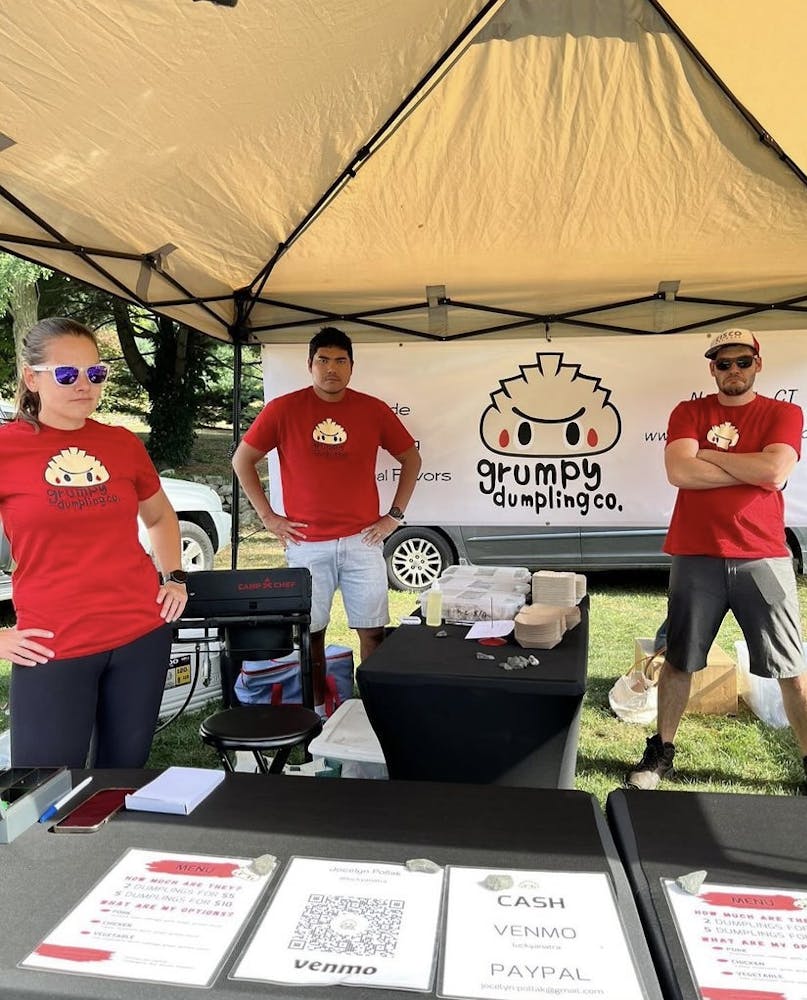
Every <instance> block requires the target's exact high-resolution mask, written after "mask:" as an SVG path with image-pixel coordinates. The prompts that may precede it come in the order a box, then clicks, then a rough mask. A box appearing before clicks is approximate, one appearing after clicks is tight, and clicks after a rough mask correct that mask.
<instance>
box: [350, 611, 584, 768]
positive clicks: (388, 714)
mask: <svg viewBox="0 0 807 1000" xmlns="http://www.w3.org/2000/svg"><path fill="white" fill-rule="evenodd" d="M581 612H582V621H581V622H580V624H579V625H578V626H577V627H576V628H574V629H572V630H571V631H569V632H567V633H566V634H565V636H564V637H563V640H562V642H561V643H560V645H558V646H556V647H555V648H554V649H550V650H546V649H535V650H530V649H522V648H521V647H520V646H518V645H516V644H515V642H514V641H512V638H511V641H510V642H509V643H508V644H507V645H506V646H482V645H480V644H479V643H478V642H475V641H473V640H469V639H465V638H464V636H465V634H466V633H467V631H468V626H467V625H445V626H443V627H442V628H443V629H444V630H445V631H446V632H447V633H448V635H447V636H446V637H445V638H437V636H436V633H437V632H438V631H440V629H436V628H428V627H427V626H425V625H401V626H400V627H399V628H397V629H395V630H394V631H393V632H392V634H391V635H390V636H389V637H388V638H387V639H386V640H385V642H384V643H383V644H382V645H381V646H380V647H379V648H378V649H377V650H376V651H375V652H374V653H373V654H372V655H371V656H370V657H368V658H367V659H366V660H365V661H364V662H363V663H362V664H361V665H360V667H359V669H358V671H357V675H356V676H357V680H358V684H359V690H360V691H361V696H362V700H363V701H364V704H365V707H366V709H367V715H368V717H369V719H370V722H371V724H372V726H373V729H374V730H375V731H376V733H377V735H378V739H379V741H380V743H381V747H382V749H383V751H384V756H385V757H386V760H387V767H388V769H389V774H390V777H391V778H405V779H427V780H434V781H458V782H463V781H466V782H480V783H484V782H496V783H499V784H506V785H528V786H532V787H550V788H557V787H560V788H571V787H573V784H574V770H575V763H576V760H577V740H578V733H579V724H580V710H581V707H582V702H583V695H584V694H585V690H586V669H587V657H588V599H587V598H586V599H584V601H583V602H582V604H581ZM477 652H483V653H488V654H491V655H493V656H495V661H491V660H480V659H477V658H476V654H477ZM530 654H533V655H535V656H536V657H537V658H538V659H539V660H540V663H539V665H538V666H530V667H527V668H526V669H524V670H516V671H506V670H504V669H503V668H502V667H501V666H499V664H500V663H503V662H504V661H505V660H506V659H507V658H508V657H509V656H515V655H523V656H529V655H530Z"/></svg>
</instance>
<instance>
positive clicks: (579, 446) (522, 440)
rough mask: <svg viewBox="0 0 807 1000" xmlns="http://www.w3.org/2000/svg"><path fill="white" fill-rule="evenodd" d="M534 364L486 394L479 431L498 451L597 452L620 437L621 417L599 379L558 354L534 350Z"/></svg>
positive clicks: (525, 454)
mask: <svg viewBox="0 0 807 1000" xmlns="http://www.w3.org/2000/svg"><path fill="white" fill-rule="evenodd" d="M535 360H536V364H534V365H521V366H520V371H521V374H520V375H514V376H513V378H509V379H504V380H502V381H501V382H500V383H499V384H500V386H501V388H500V389H497V390H496V392H492V393H491V395H490V398H491V405H490V406H489V407H488V408H487V409H486V410H485V411H484V413H483V414H482V418H481V420H480V424H479V434H480V437H481V438H482V441H483V443H484V444H485V446H486V447H487V448H489V449H490V450H491V451H493V452H497V453H498V454H499V455H514V456H522V457H531V458H566V457H568V456H569V455H575V454H577V455H598V454H601V453H602V452H604V451H609V450H610V449H611V448H613V446H614V445H615V444H616V443H617V441H618V440H619V435H620V433H621V429H622V422H621V420H620V417H619V412H618V411H617V409H616V407H615V406H614V405H613V403H609V402H608V399H609V397H610V395H611V393H610V390H608V389H604V388H603V387H602V386H601V385H600V379H599V378H596V377H594V376H591V375H583V374H581V372H580V365H574V364H563V355H562V354H536V356H535Z"/></svg>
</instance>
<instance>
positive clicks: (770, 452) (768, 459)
mask: <svg viewBox="0 0 807 1000" xmlns="http://www.w3.org/2000/svg"><path fill="white" fill-rule="evenodd" d="M797 461H798V455H797V454H796V451H795V449H794V448H792V447H791V446H790V445H789V444H769V445H766V446H765V447H764V448H763V449H762V451H755V452H748V453H746V454H735V453H729V452H726V451H718V450H716V449H715V450H712V449H711V448H701V449H698V442H697V441H696V440H695V439H694V438H678V439H677V440H676V441H672V442H671V443H670V444H668V445H667V448H666V449H665V452H664V466H665V468H666V470H667V479H668V480H669V481H670V483H671V484H672V485H673V486H677V487H678V488H679V489H685V490H713V489H716V488H717V487H719V486H738V485H740V484H745V485H748V486H759V487H760V488H761V489H764V490H778V489H781V488H782V487H783V486H784V484H785V482H786V481H787V477H788V476H789V475H790V473H791V472H792V471H793V468H794V467H795V465H796V462H797Z"/></svg>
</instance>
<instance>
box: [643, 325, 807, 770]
mask: <svg viewBox="0 0 807 1000" xmlns="http://www.w3.org/2000/svg"><path fill="white" fill-rule="evenodd" d="M706 357H707V358H708V359H709V371H710V373H711V375H712V377H713V378H714V380H715V382H716V384H717V393H715V394H712V395H708V396H703V397H701V398H697V399H691V400H686V401H684V402H682V403H679V404H678V406H676V408H675V409H674V410H673V412H672V414H671V415H670V420H669V424H668V427H667V446H666V449H665V452H664V464H665V467H666V470H667V478H668V480H669V481H670V483H672V485H673V486H676V487H678V496H677V498H676V501H675V508H674V510H673V514H672V519H671V521H670V528H669V531H668V533H667V540H666V542H665V545H664V549H665V551H666V552H669V553H670V555H672V567H671V569H670V590H669V603H668V624H667V649H666V658H665V662H664V666H663V668H662V672H661V676H660V679H659V686H658V732H657V733H655V734H654V735H653V736H651V737H650V738H649V739H648V740H647V746H646V748H645V752H644V754H643V756H642V759H641V760H640V761H639V763H638V764H637V765H636V766H635V768H634V769H633V770H632V771H631V772H630V773H629V774H628V776H627V779H626V783H627V785H628V786H629V787H631V788H642V789H653V788H656V787H657V785H658V784H659V782H660V781H661V780H662V779H663V778H668V777H673V776H674V770H673V758H674V757H675V743H674V741H675V734H676V732H677V730H678V724H679V723H680V721H681V716H682V715H683V714H684V711H685V709H686V707H687V703H688V701H689V692H690V686H691V683H692V674H693V673H695V672H696V671H697V670H702V669H703V667H704V666H705V665H706V658H707V654H708V652H709V648H710V646H711V645H712V642H713V641H714V639H715V636H716V635H717V632H718V629H719V628H720V625H721V624H722V622H723V619H724V618H725V616H726V613H727V612H728V611H733V612H734V616H735V618H736V619H737V622H738V624H739V626H740V628H741V629H742V632H743V635H744V636H745V640H746V642H747V644H748V654H749V660H750V665H751V672H752V673H754V674H757V675H759V676H760V677H774V678H776V680H778V681H779V686H780V688H781V691H782V701H783V704H784V708H785V712H786V713H787V718H788V721H789V722H790V726H791V728H792V730H793V734H794V736H795V737H796V741H797V743H798V744H799V747H800V748H801V754H802V757H803V764H804V770H805V775H807V663H805V658H804V651H803V647H802V640H801V631H800V621H801V619H800V614H799V605H798V598H797V594H796V579H795V575H794V572H793V563H792V559H791V556H790V552H789V550H788V547H787V544H786V542H785V527H784V501H783V498H782V492H781V491H782V489H783V487H784V485H785V483H786V481H787V478H788V476H789V475H790V473H791V472H792V471H793V468H794V467H795V465H796V462H797V461H798V460H799V457H800V454H801V435H802V426H803V414H802V411H801V407H799V406H796V405H794V404H793V403H786V402H783V401H781V400H777V399H770V398H769V397H767V396H761V395H759V394H757V393H756V392H755V391H754V380H755V379H756V376H757V373H758V372H760V371H761V370H762V358H761V357H760V348H759V343H758V341H757V339H756V337H755V336H754V334H753V333H751V331H750V330H743V329H729V330H723V331H722V332H721V333H716V334H714V335H713V336H712V338H711V340H710V343H709V348H708V350H707V351H706Z"/></svg>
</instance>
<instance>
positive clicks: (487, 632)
mask: <svg viewBox="0 0 807 1000" xmlns="http://www.w3.org/2000/svg"><path fill="white" fill-rule="evenodd" d="M513 624H514V622H513V619H512V618H505V619H498V618H497V619H495V620H494V621H490V622H474V624H473V625H472V626H471V627H470V628H469V629H468V631H467V632H466V633H465V638H466V639H485V638H489V637H490V636H498V637H501V636H505V635H510V633H511V632H512V631H513Z"/></svg>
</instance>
